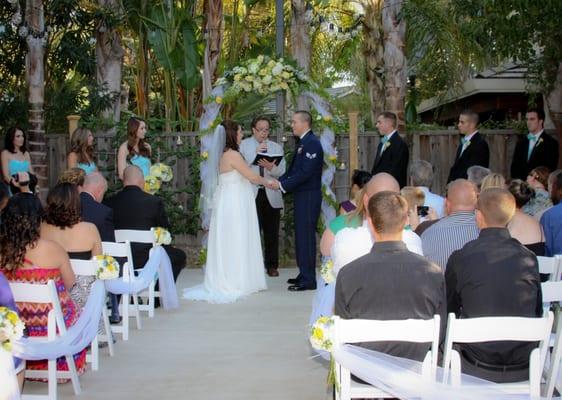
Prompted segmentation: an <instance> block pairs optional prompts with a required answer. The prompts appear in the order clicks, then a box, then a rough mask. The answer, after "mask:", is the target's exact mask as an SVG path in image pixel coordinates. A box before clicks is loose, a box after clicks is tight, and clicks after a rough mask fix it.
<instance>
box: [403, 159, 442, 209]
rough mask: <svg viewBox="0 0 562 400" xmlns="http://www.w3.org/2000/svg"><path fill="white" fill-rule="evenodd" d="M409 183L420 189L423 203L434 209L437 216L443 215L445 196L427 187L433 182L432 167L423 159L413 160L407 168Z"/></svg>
mask: <svg viewBox="0 0 562 400" xmlns="http://www.w3.org/2000/svg"><path fill="white" fill-rule="evenodd" d="M409 176H410V185H412V186H415V187H417V188H418V189H421V190H422V191H423V193H424V195H425V200H424V203H423V205H424V206H427V207H431V208H433V209H434V210H435V212H436V214H437V218H443V217H444V216H445V198H444V197H442V196H439V195H438V194H435V193H432V192H431V191H430V190H429V188H430V187H431V185H432V184H433V167H432V166H431V164H430V163H428V162H427V161H424V160H414V161H412V163H411V164H410V168H409Z"/></svg>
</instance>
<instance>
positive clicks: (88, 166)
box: [67, 128, 98, 175]
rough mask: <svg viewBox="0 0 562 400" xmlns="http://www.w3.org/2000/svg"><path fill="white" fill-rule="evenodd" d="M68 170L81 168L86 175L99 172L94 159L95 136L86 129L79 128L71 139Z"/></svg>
mask: <svg viewBox="0 0 562 400" xmlns="http://www.w3.org/2000/svg"><path fill="white" fill-rule="evenodd" d="M67 162H68V168H69V169H70V168H81V169H83V170H84V172H85V173H86V175H88V174H91V173H92V172H94V171H97V170H98V167H97V166H96V162H95V159H94V135H93V134H92V131H91V130H89V129H86V128H78V129H76V130H75V131H74V132H73V133H72V138H71V139H70V153H68V161H67Z"/></svg>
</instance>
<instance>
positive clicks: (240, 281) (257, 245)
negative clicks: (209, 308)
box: [183, 170, 267, 303]
mask: <svg viewBox="0 0 562 400" xmlns="http://www.w3.org/2000/svg"><path fill="white" fill-rule="evenodd" d="M264 289H267V285H266V283H265V272H264V264H263V256H262V250H261V242H260V232H259V225H258V217H257V213H256V203H255V199H254V192H253V190H252V184H251V183H250V181H248V180H247V179H246V178H244V177H243V176H242V175H241V174H240V173H239V172H238V171H236V170H233V171H230V172H225V173H222V174H220V175H219V181H218V186H217V188H216V191H215V194H214V200H213V209H212V214H211V224H210V226H209V239H208V243H207V264H206V266H205V281H204V282H203V284H200V285H198V286H195V287H192V288H188V289H184V292H183V297H184V298H185V299H189V300H204V301H208V302H210V303H231V302H234V301H236V300H237V299H238V298H240V297H242V296H246V295H249V294H251V293H255V292H258V291H260V290H264Z"/></svg>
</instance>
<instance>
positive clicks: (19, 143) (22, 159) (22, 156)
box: [0, 127, 37, 194]
mask: <svg viewBox="0 0 562 400" xmlns="http://www.w3.org/2000/svg"><path fill="white" fill-rule="evenodd" d="M0 158H1V159H2V177H3V178H4V182H6V184H8V185H10V189H11V192H12V194H14V193H17V192H19V187H18V186H17V185H14V177H13V176H14V175H15V174H17V173H18V172H27V173H29V178H30V184H29V188H30V189H31V191H35V185H36V184H37V178H36V177H35V175H34V172H33V167H32V165H31V156H30V155H29V151H27V138H26V136H25V133H24V131H23V129H21V128H19V127H11V128H9V129H8V131H7V132H6V135H5V136H4V150H2V153H1V155H0Z"/></svg>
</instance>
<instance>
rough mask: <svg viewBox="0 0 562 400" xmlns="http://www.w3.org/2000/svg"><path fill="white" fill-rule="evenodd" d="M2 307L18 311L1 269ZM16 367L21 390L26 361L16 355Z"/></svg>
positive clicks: (0, 298)
mask: <svg viewBox="0 0 562 400" xmlns="http://www.w3.org/2000/svg"><path fill="white" fill-rule="evenodd" d="M0 307H6V308H9V309H10V310H12V311H14V312H15V313H17V312H18V309H17V308H16V302H15V301H14V296H13V295H12V291H11V289H10V283H9V282H8V280H7V279H6V277H5V276H4V274H2V272H1V271H0ZM14 368H15V371H16V374H17V379H18V385H19V389H20V392H21V389H22V387H23V380H24V370H25V362H24V361H23V360H21V359H19V358H17V357H14Z"/></svg>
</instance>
